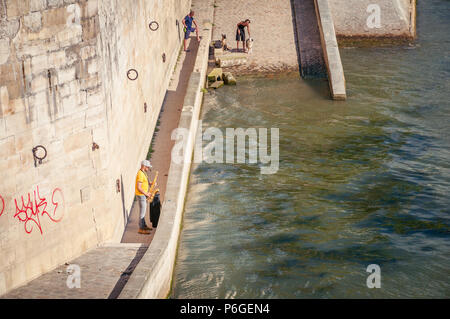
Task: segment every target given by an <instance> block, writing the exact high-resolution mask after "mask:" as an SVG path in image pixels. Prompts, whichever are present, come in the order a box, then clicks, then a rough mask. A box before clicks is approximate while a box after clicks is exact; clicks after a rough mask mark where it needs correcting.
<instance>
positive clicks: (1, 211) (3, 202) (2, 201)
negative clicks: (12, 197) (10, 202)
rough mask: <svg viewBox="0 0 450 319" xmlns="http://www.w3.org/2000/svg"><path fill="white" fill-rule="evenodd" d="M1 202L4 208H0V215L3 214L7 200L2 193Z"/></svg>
mask: <svg viewBox="0 0 450 319" xmlns="http://www.w3.org/2000/svg"><path fill="white" fill-rule="evenodd" d="M0 202H1V204H2V209H1V210H0V216H2V214H3V211H4V210H5V201H4V200H3V197H2V195H0Z"/></svg>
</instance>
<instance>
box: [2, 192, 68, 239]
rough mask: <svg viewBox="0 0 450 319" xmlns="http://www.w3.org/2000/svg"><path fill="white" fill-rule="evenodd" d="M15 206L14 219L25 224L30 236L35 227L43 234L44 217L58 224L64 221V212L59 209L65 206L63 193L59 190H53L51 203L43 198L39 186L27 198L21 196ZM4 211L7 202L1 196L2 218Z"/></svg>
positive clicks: (16, 200) (15, 201) (15, 200)
mask: <svg viewBox="0 0 450 319" xmlns="http://www.w3.org/2000/svg"><path fill="white" fill-rule="evenodd" d="M14 204H15V206H16V212H15V214H14V218H15V219H17V220H18V221H19V222H20V223H23V226H24V229H25V232H26V233H27V234H30V233H31V232H32V231H33V230H34V229H35V227H36V228H37V229H38V230H39V232H40V233H41V234H43V231H42V225H41V218H42V217H46V218H48V219H50V221H52V222H54V223H58V222H60V221H61V220H62V218H63V214H64V211H63V210H62V209H61V208H59V207H60V206H64V196H63V192H62V191H61V189H59V188H55V189H54V190H53V192H52V194H51V198H50V203H49V201H48V200H47V198H46V197H42V196H41V194H40V193H39V186H36V189H35V190H33V192H32V193H31V192H30V193H28V194H27V195H25V196H21V197H20V199H19V200H18V199H14ZM58 208H59V209H58ZM4 210H5V201H4V200H3V198H2V196H1V195H0V216H2V214H3V212H4Z"/></svg>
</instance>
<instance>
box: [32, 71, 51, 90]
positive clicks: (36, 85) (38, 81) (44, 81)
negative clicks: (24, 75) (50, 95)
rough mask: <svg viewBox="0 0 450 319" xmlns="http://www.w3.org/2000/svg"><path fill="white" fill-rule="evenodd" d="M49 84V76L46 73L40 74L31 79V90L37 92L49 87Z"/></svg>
mask: <svg viewBox="0 0 450 319" xmlns="http://www.w3.org/2000/svg"><path fill="white" fill-rule="evenodd" d="M48 86H49V82H48V77H47V76H46V75H44V74H40V75H38V76H37V77H35V78H33V80H31V91H32V92H33V93H37V92H40V91H43V90H45V89H47V88H48Z"/></svg>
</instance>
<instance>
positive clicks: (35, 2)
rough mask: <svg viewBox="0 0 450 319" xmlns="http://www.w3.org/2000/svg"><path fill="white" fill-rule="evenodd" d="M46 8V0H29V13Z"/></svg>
mask: <svg viewBox="0 0 450 319" xmlns="http://www.w3.org/2000/svg"><path fill="white" fill-rule="evenodd" d="M45 6H46V0H30V11H31V12H34V11H43V10H44V9H45Z"/></svg>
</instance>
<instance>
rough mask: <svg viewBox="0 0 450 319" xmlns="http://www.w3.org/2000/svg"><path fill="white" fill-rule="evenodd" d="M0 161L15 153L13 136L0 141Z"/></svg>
mask: <svg viewBox="0 0 450 319" xmlns="http://www.w3.org/2000/svg"><path fill="white" fill-rule="evenodd" d="M0 150H1V152H0V159H7V158H8V157H9V156H11V155H13V154H14V153H15V152H16V144H15V138H14V136H10V137H7V138H3V139H0Z"/></svg>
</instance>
